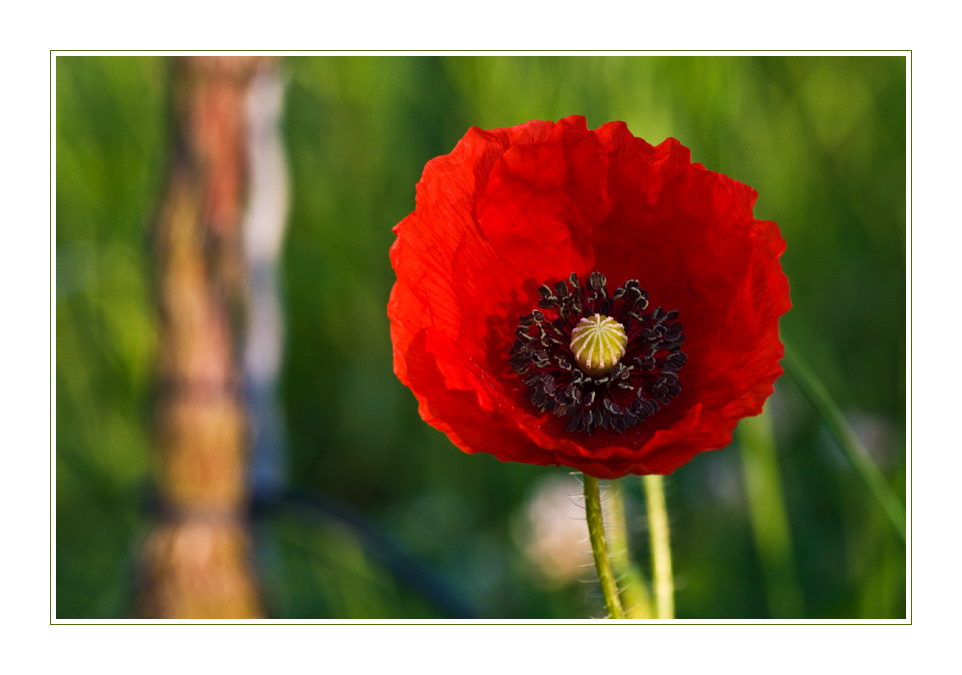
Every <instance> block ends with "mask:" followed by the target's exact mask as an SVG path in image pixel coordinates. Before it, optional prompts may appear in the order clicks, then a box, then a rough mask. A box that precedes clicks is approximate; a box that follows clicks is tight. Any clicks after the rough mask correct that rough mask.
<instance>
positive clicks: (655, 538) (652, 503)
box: [642, 475, 675, 619]
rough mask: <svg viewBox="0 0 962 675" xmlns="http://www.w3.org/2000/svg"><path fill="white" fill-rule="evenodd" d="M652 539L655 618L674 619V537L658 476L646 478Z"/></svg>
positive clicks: (644, 479) (663, 486) (646, 497)
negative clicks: (672, 560)
mask: <svg viewBox="0 0 962 675" xmlns="http://www.w3.org/2000/svg"><path fill="white" fill-rule="evenodd" d="M642 481H643V482H644V485H645V501H646V502H647V504H648V532H649V534H650V535H651V566H652V576H653V577H654V586H655V616H656V618H659V619H674V618H675V582H674V578H673V577H672V573H671V533H670V532H669V530H668V509H667V507H666V506H665V481H664V477H662V476H659V475H651V476H643V477H642Z"/></svg>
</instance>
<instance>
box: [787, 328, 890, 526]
mask: <svg viewBox="0 0 962 675" xmlns="http://www.w3.org/2000/svg"><path fill="white" fill-rule="evenodd" d="M782 342H784V339H783V340H782ZM782 365H783V366H784V367H785V371H786V372H787V373H788V374H789V375H791V377H792V379H793V380H795V382H796V383H797V384H798V386H799V388H800V389H801V390H802V393H804V394H805V396H806V397H807V398H808V400H809V401H811V403H812V405H813V406H814V407H815V410H817V411H818V414H819V415H821V417H822V420H823V421H824V422H825V426H827V427H828V430H829V433H831V434H832V437H833V438H834V439H835V442H836V443H838V446H839V447H840V448H841V449H842V452H843V454H844V455H845V456H846V457H847V458H848V460H849V461H850V462H851V463H852V466H854V467H855V470H856V471H857V472H858V474H859V475H860V476H861V477H862V480H864V481H865V484H866V485H867V486H868V489H869V491H870V492H871V493H872V495H874V497H875V499H876V500H878V502H879V504H880V505H881V506H882V509H883V510H884V511H885V513H886V515H888V517H889V520H891V521H892V525H894V526H895V529H896V531H897V532H898V533H899V536H900V537H901V538H902V541H903V542H904V541H905V506H904V505H903V504H902V502H901V501H899V498H898V497H896V496H895V492H893V490H892V487H891V486H890V485H889V484H888V483H887V482H886V480H885V477H884V476H882V472H881V471H880V470H879V468H878V467H877V466H875V464H874V463H873V462H872V460H871V459H869V456H868V453H867V452H866V450H865V448H864V447H863V446H862V443H861V441H859V440H858V437H857V436H856V435H855V432H853V431H852V428H851V427H850V426H849V424H848V422H846V421H845V417H843V416H842V412H841V411H840V410H839V409H838V406H837V405H835V402H834V401H833V400H832V397H831V396H829V395H828V392H827V391H826V390H825V387H824V386H822V383H821V382H820V381H819V380H818V378H817V377H816V376H815V374H814V373H813V372H812V371H811V370H810V369H809V368H808V366H806V365H805V363H804V362H803V361H802V360H801V359H800V358H799V357H798V354H797V353H796V352H795V350H794V349H792V348H791V347H789V345H787V344H786V345H785V358H784V359H783V360H782Z"/></svg>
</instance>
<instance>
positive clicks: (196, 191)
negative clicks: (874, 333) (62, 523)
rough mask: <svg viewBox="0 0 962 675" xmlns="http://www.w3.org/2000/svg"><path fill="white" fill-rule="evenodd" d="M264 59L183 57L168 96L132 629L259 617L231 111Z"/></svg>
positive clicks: (242, 160) (239, 199)
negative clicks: (152, 389) (170, 155)
mask: <svg viewBox="0 0 962 675" xmlns="http://www.w3.org/2000/svg"><path fill="white" fill-rule="evenodd" d="M268 60H269V58H268V57H246V56H244V57H234V56H216V57H189V58H185V59H182V60H180V61H179V62H178V63H177V69H176V70H177V72H176V75H175V83H174V87H175V89H174V101H175V120H174V124H175V132H174V133H175V139H174V140H175V143H176V149H175V156H174V160H173V166H172V172H171V176H170V183H169V186H168V192H167V196H166V201H165V203H164V206H163V210H162V213H161V216H160V219H159V222H158V225H157V231H156V232H155V235H156V237H155V243H156V254H157V279H158V294H159V302H160V310H161V317H162V322H161V323H162V328H161V331H162V333H161V342H160V383H161V385H160V392H159V396H158V401H157V425H158V446H159V453H158V458H157V460H158V467H157V469H158V471H157V477H158V488H159V497H160V501H161V505H162V514H163V515H162V517H161V519H160V520H159V522H158V523H157V524H156V525H155V527H154V529H153V531H152V532H151V533H150V534H149V536H148V539H147V542H146V545H145V549H144V559H143V567H142V575H143V576H142V581H143V586H142V592H141V593H142V594H141V598H140V600H141V605H140V611H141V613H142V615H143V616H144V617H146V618H171V619H242V618H256V617H260V616H262V608H261V600H260V597H259V590H258V585H257V581H256V577H255V575H254V570H253V568H252V564H251V559H250V537H249V532H248V528H247V520H246V508H247V495H246V488H245V482H246V461H247V452H248V429H247V419H246V414H245V410H244V404H243V400H242V395H241V391H242V389H241V387H242V382H241V371H240V353H241V347H242V345H240V344H238V343H239V339H238V338H239V336H240V335H242V331H243V327H244V322H245V304H246V302H245V269H244V256H243V250H242V237H241V232H240V229H241V228H240V224H241V216H242V211H243V206H244V198H245V195H246V186H247V181H248V167H247V166H246V163H247V157H248V155H247V152H246V147H245V144H246V124H245V121H246V120H245V102H246V93H247V89H248V87H249V84H250V81H251V78H252V76H253V75H254V74H255V73H256V72H257V70H258V69H259V68H261V67H264V66H265V65H266V63H265V62H266V61H268Z"/></svg>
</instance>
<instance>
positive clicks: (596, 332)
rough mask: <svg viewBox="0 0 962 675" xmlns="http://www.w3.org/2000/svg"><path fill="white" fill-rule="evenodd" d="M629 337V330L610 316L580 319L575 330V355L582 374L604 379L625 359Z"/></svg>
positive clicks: (572, 334)
mask: <svg viewBox="0 0 962 675" xmlns="http://www.w3.org/2000/svg"><path fill="white" fill-rule="evenodd" d="M627 344H628V336H627V335H625V327H624V326H622V325H621V324H620V323H618V322H617V321H615V320H614V319H612V318H611V317H610V316H602V315H601V314H595V315H593V316H592V317H591V318H590V319H580V320H579V321H578V325H577V326H575V327H574V328H572V329H571V353H572V354H574V357H575V361H577V362H578V367H579V368H581V372H583V373H584V374H585V375H590V376H591V377H601V376H602V375H604V374H605V373H607V372H608V371H609V370H611V369H612V368H614V367H615V364H616V363H618V361H620V360H621V357H622V356H624V355H625V347H626V346H627Z"/></svg>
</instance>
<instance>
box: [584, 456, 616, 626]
mask: <svg viewBox="0 0 962 675" xmlns="http://www.w3.org/2000/svg"><path fill="white" fill-rule="evenodd" d="M585 511H586V512H587V516H588V535H589V537H590V538H591V551H592V553H594V555H595V569H596V570H597V571H598V581H599V582H600V583H601V593H602V595H604V597H605V606H606V607H607V608H608V618H609V619H624V618H625V612H624V610H623V609H622V608H621V598H619V597H618V584H616V583H615V575H614V572H612V570H611V558H609V557H608V542H607V540H606V539H605V523H604V519H603V517H602V515H601V492H600V490H599V489H598V479H597V478H595V477H594V476H589V475H588V474H585Z"/></svg>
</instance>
